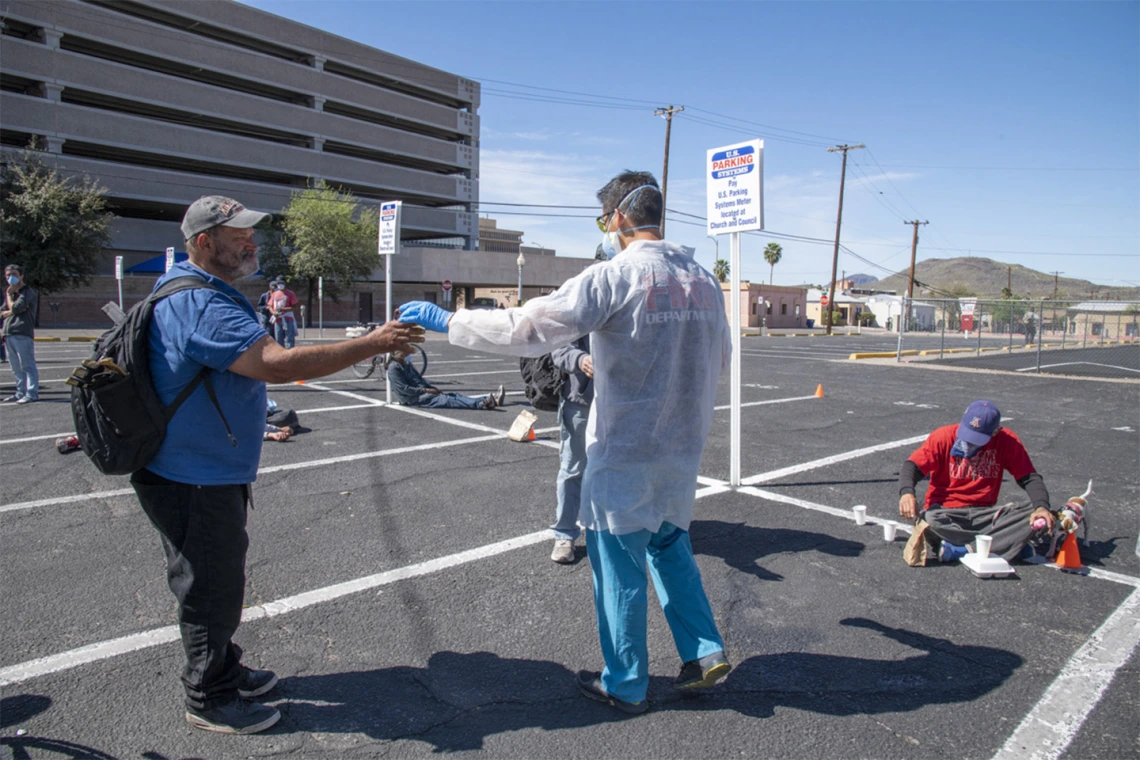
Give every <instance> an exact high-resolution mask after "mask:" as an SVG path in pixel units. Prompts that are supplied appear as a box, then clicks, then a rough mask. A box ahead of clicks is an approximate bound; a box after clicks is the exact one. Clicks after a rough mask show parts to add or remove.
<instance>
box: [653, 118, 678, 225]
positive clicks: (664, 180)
mask: <svg viewBox="0 0 1140 760" xmlns="http://www.w3.org/2000/svg"><path fill="white" fill-rule="evenodd" d="M684 110H685V107H684V106H680V107H678V108H674V107H673V106H668V107H667V108H658V109H657V110H656V111H654V112H653V115H654V116H662V117H664V118H665V168H664V169H663V170H662V171H661V237H665V191H666V189H668V187H669V134H670V133H671V132H672V131H673V115H674V114H678V113H681V111H684Z"/></svg>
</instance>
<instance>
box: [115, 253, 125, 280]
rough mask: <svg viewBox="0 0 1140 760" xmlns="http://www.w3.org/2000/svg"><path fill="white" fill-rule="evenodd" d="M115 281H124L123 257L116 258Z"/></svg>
mask: <svg viewBox="0 0 1140 760" xmlns="http://www.w3.org/2000/svg"><path fill="white" fill-rule="evenodd" d="M115 279H116V280H121V279H123V257H122V256H116V257H115Z"/></svg>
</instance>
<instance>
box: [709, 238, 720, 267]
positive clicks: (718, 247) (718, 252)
mask: <svg viewBox="0 0 1140 760" xmlns="http://www.w3.org/2000/svg"><path fill="white" fill-rule="evenodd" d="M708 239H709V240H711V241H713V243H714V244H715V245H716V260H717V261H720V238H718V237H717V236H716V235H709V236H708ZM714 263H715V262H714Z"/></svg>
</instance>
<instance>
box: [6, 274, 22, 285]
mask: <svg viewBox="0 0 1140 760" xmlns="http://www.w3.org/2000/svg"><path fill="white" fill-rule="evenodd" d="M8 284H9V285H19V284H20V278H19V277H17V276H16V275H14V274H10V275H8Z"/></svg>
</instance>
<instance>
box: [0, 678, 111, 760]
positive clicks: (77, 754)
mask: <svg viewBox="0 0 1140 760" xmlns="http://www.w3.org/2000/svg"><path fill="white" fill-rule="evenodd" d="M51 704H52V702H51V698H50V697H45V696H42V695H40V694H16V695H14V696H11V697H4V698H3V699H0V728H4V729H6V728H12V727H14V726H15V725H17V724H18V723H23V722H24V721H26V720H28V719H30V718H34V717H36V716H37V715H39V714H41V713H44V712H47V711H48V710H49V709H51ZM0 747H7V748H8V749H9V750H11V752H12V755H11V757H12V758H13V760H30V758H33V757H43V756H44V755H43V753H45V752H47V753H50V756H51V757H73V758H81V757H82V758H90V760H115V757H114V756H113V755H108V754H107V753H105V752H100V751H99V750H97V749H92V748H91V747H87V746H84V745H82V744H76V743H74V742H68V741H63V740H61V739H48V738H45V737H42V736H31V735H27V734H25V735H24V736H3V737H0Z"/></svg>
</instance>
